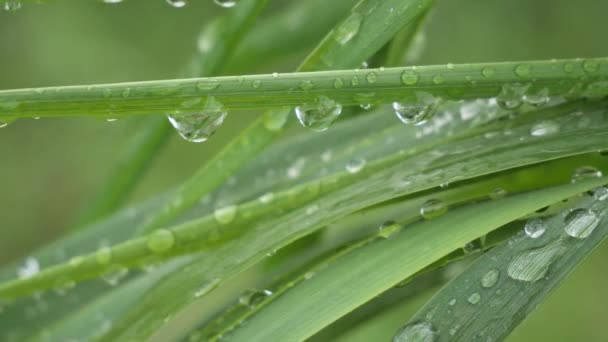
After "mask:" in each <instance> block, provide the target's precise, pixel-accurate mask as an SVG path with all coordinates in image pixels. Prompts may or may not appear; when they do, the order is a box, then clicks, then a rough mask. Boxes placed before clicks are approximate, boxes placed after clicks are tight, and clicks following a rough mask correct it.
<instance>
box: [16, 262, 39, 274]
mask: <svg viewBox="0 0 608 342" xmlns="http://www.w3.org/2000/svg"><path fill="white" fill-rule="evenodd" d="M38 272H40V264H39V263H38V259H36V258H34V257H28V258H26V259H25V264H24V265H23V266H21V267H19V268H17V276H18V277H19V279H27V278H30V277H32V276H34V275H36V274H37V273H38Z"/></svg>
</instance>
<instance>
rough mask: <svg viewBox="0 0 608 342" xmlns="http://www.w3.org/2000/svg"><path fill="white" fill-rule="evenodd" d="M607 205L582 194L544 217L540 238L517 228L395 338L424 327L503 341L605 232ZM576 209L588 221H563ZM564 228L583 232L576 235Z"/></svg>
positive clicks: (437, 333) (445, 337) (449, 336)
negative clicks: (578, 201)
mask: <svg viewBox="0 0 608 342" xmlns="http://www.w3.org/2000/svg"><path fill="white" fill-rule="evenodd" d="M602 189H603V190H602ZM599 191H600V192H601V191H605V188H600V190H599ZM602 198H603V197H602ZM607 207H608V203H607V202H606V201H599V200H595V199H593V198H586V199H584V200H582V202H580V203H577V204H576V205H574V206H572V207H571V208H569V209H567V210H565V211H563V212H561V213H559V214H557V215H555V216H554V217H552V218H550V219H546V220H544V221H543V222H544V223H543V225H544V229H546V230H545V233H544V234H542V236H540V237H536V238H531V237H529V236H527V235H526V234H524V233H523V232H520V234H518V235H517V236H514V237H513V238H512V239H510V240H509V241H506V242H504V243H502V244H501V245H499V246H498V247H496V248H494V249H493V250H491V251H490V252H488V253H486V254H485V255H484V256H482V257H481V258H480V259H479V260H477V261H476V262H475V263H474V264H473V265H471V266H470V267H469V268H468V269H467V270H465V271H464V272H463V273H462V274H460V275H459V276H458V277H457V278H456V279H454V280H453V281H451V282H450V283H449V284H448V285H446V287H445V288H444V289H442V290H441V291H440V292H439V293H438V294H437V295H435V297H433V299H432V300H430V301H429V302H428V303H427V304H426V305H425V306H424V307H423V308H422V309H420V311H418V312H417V313H416V315H414V317H412V318H411V320H410V324H408V325H406V326H405V327H404V328H403V329H402V330H400V331H399V332H398V333H397V334H396V335H395V341H401V339H400V337H399V336H404V334H407V333H408V332H413V331H414V330H416V329H418V328H423V327H429V328H430V329H431V330H429V331H427V330H425V329H421V331H427V333H430V335H432V336H434V338H435V339H434V340H435V341H451V340H462V341H473V340H478V339H481V338H483V339H485V340H490V339H491V340H493V341H501V340H503V339H504V338H506V337H507V336H508V335H509V333H510V332H511V331H512V330H513V329H515V327H516V326H517V325H518V324H519V323H521V321H522V320H524V319H525V318H526V316H528V315H529V314H530V313H531V312H532V311H533V310H534V309H535V308H536V307H537V306H538V305H539V304H540V303H541V302H542V301H543V300H544V299H545V297H546V296H547V295H548V294H549V293H550V292H551V291H552V290H553V289H554V288H556V287H557V286H558V285H559V284H560V283H561V282H562V281H563V280H564V279H565V278H566V276H568V275H569V274H570V273H571V272H572V271H573V270H574V268H575V267H576V266H577V265H578V264H579V263H580V262H581V261H583V259H585V257H587V256H588V255H589V254H590V253H591V251H593V249H594V248H595V247H597V246H598V245H599V244H600V243H601V242H602V241H604V239H605V238H606V236H608V224H607V222H606V215H605V214H606V209H607ZM580 209H583V211H582V212H585V213H591V214H590V215H592V216H593V217H594V218H593V220H592V221H588V222H583V220H573V221H568V219H566V217H567V216H568V215H569V214H570V213H571V212H572V211H574V210H580ZM584 210H589V212H587V211H584ZM570 215H572V214H570ZM566 222H570V223H569V224H568V223H566ZM565 227H570V228H572V227H574V228H576V229H574V231H579V230H578V229H588V230H587V231H586V232H585V234H584V235H585V237H582V235H578V238H575V237H572V236H571V235H568V234H567V233H566V231H565ZM587 232H588V233H589V235H588V236H586V234H587ZM591 232H592V233H591Z"/></svg>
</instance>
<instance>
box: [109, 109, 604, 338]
mask: <svg viewBox="0 0 608 342" xmlns="http://www.w3.org/2000/svg"><path fill="white" fill-rule="evenodd" d="M598 115H600V117H601V114H598ZM601 121H603V119H599V122H601ZM599 122H598V121H593V124H591V126H595V125H596V124H598V123H599ZM568 127H570V128H573V129H575V130H578V129H577V128H575V126H574V125H572V124H569V125H568ZM596 128H597V129H598V131H597V132H596V133H594V134H590V133H584V134H583V135H584V136H586V138H587V139H588V138H589V137H591V136H594V135H596V134H599V135H596V138H597V140H596V141H595V142H594V143H590V142H588V143H590V144H592V145H593V146H592V145H589V146H587V147H585V146H584V145H580V146H576V147H572V145H571V144H573V142H574V141H578V142H582V141H581V140H580V139H579V140H569V139H570V137H569V136H568V134H567V132H566V131H564V135H563V136H561V137H560V139H557V138H556V139H549V140H548V141H544V143H543V144H538V143H540V141H538V140H537V141H536V143H535V141H534V140H529V141H528V140H526V139H524V141H523V142H521V141H520V140H519V138H517V137H522V136H528V135H529V130H530V126H529V125H523V126H521V127H512V128H511V129H512V130H510V131H509V132H510V133H509V134H510V135H509V138H507V139H506V141H503V143H502V144H501V143H499V141H501V140H503V139H504V138H502V139H497V140H493V139H490V140H488V138H487V137H484V133H483V132H480V133H479V135H480V136H479V137H477V139H478V140H475V139H473V140H471V141H467V142H466V143H465V142H462V145H460V143H459V144H457V145H456V144H454V143H451V144H450V147H451V148H450V151H452V152H453V153H454V155H452V156H443V157H441V158H439V159H441V160H445V161H446V164H442V163H432V162H431V166H429V164H428V163H429V162H430V160H435V159H436V158H437V157H436V156H432V155H429V154H424V155H421V156H419V159H416V158H406V159H400V161H401V162H400V163H397V164H395V165H394V166H393V167H388V166H386V165H383V167H379V168H380V169H381V170H380V171H378V170H377V169H375V167H374V166H372V165H369V168H368V166H366V167H365V168H363V170H361V171H360V172H359V173H356V174H355V175H359V176H361V177H362V179H365V184H366V185H365V186H363V185H362V183H359V182H355V183H352V184H350V185H352V186H350V185H349V186H345V187H340V189H339V190H336V191H333V192H330V193H328V194H326V195H322V196H321V195H319V196H318V197H317V198H316V199H315V201H314V202H311V203H309V204H307V205H302V204H299V205H298V209H294V210H292V211H289V212H286V213H284V214H282V215H280V216H278V217H276V218H274V219H273V218H271V219H264V220H262V221H259V222H255V223H254V224H249V225H246V227H247V229H246V230H243V231H240V232H239V237H238V238H237V239H233V240H228V241H225V242H224V243H223V244H222V245H221V246H218V247H217V248H215V249H213V250H212V251H209V252H203V253H202V254H201V255H200V256H199V257H198V258H197V260H195V261H193V262H192V263H191V264H190V265H189V266H188V268H187V271H183V270H178V271H176V272H174V273H173V274H172V275H171V276H168V277H166V278H165V279H163V281H162V282H160V283H159V284H158V285H157V286H156V287H155V288H154V289H153V290H151V291H150V292H149V293H148V294H147V296H145V297H144V299H143V300H142V302H141V303H139V304H138V305H137V307H136V308H134V309H133V310H132V311H131V312H130V314H129V315H128V317H127V318H125V320H124V321H122V322H121V324H120V325H117V326H116V327H115V329H114V330H113V331H111V332H110V333H109V334H108V335H107V336H108V338H135V337H138V338H141V337H143V336H148V335H149V334H150V333H151V332H153V331H155V330H156V329H157V327H158V326H160V325H162V324H163V319H164V317H167V316H173V315H174V314H175V313H176V312H178V311H179V310H181V309H182V308H183V307H184V306H187V305H189V304H190V303H192V302H194V301H196V300H197V299H200V298H204V297H205V295H206V293H200V292H199V291H198V290H199V288H200V287H201V284H205V283H206V282H209V281H211V280H214V279H219V282H220V285H218V286H221V284H222V283H223V282H225V281H227V280H228V279H229V278H231V277H233V276H235V275H237V274H239V273H240V272H242V271H243V270H246V269H247V268H248V267H249V266H251V265H253V264H255V263H257V262H259V261H260V260H262V259H264V258H265V257H266V255H267V254H268V253H272V251H274V250H277V249H279V248H281V247H283V246H285V245H287V244H289V243H291V242H293V241H295V240H297V239H299V238H301V237H303V236H306V235H308V234H310V233H311V232H314V231H315V230H317V229H319V228H320V227H322V226H324V225H326V224H328V223H330V222H332V221H334V220H336V219H339V218H341V217H344V216H346V215H348V214H350V213H353V212H355V211H358V210H361V209H363V208H366V207H369V206H370V205H374V204H377V203H381V202H384V201H386V200H388V199H390V198H394V197H398V196H402V195H405V194H408V193H415V192H417V191H421V190H424V189H428V188H431V187H435V186H438V185H439V184H442V183H445V182H446V181H454V179H453V177H454V175H458V177H462V178H458V179H467V178H471V177H475V176H480V175H483V174H487V173H492V172H496V171H498V170H504V169H507V168H511V167H516V166H521V165H529V164H533V163H537V162H541V161H543V160H551V159H555V158H558V154H556V153H559V154H561V156H562V157H563V156H566V155H574V154H577V153H578V152H582V151H596V150H598V149H601V148H603V147H600V146H602V144H605V135H604V133H600V131H602V130H603V129H602V128H600V127H596ZM578 133H579V134H580V131H578ZM564 139H565V140H564ZM473 141H476V142H475V143H473ZM565 141H567V143H565ZM598 144H599V145H598ZM465 146H467V147H466V148H465ZM480 146H484V147H485V148H482V150H479V149H480ZM566 146H570V147H566ZM569 148H572V149H573V150H570V151H569ZM473 151H476V153H473ZM575 151H576V152H575ZM457 155H458V156H459V158H456V156H457ZM429 159H430V160H429ZM424 160H426V162H424ZM520 163H521V164H520ZM378 165H380V164H378ZM416 165H418V166H416ZM421 165H426V166H427V167H426V168H425V167H422V166H421ZM434 167H436V168H434ZM463 167H464V168H463ZM437 169H441V170H443V173H438V172H433V170H437ZM365 170H368V171H367V172H370V173H367V172H366V171H365ZM369 170H375V171H374V172H371V171H369ZM490 170H492V171H490ZM387 180H388V181H387ZM404 180H407V181H410V180H411V183H408V185H407V187H408V188H407V189H404V188H403V184H404V182H403V181H404ZM324 184H325V183H323V182H322V183H321V186H320V189H323V188H324ZM355 184H357V185H355ZM355 188H357V189H355ZM296 197H297V196H294V197H292V198H294V199H295V198H296ZM311 208H313V209H311ZM321 208H322V210H321ZM237 213H240V211H239V210H238V209H237ZM237 217H238V215H237ZM463 244H464V243H463ZM167 291H169V292H171V293H172V294H173V295H172V296H171V298H167V296H166V295H165V294H166V293H167ZM195 293H196V294H197V296H195V295H194V294H195ZM160 302H162V303H163V305H162V307H160V308H159V306H158V303H160ZM152 305H154V307H155V310H149V308H150V307H151V306H152Z"/></svg>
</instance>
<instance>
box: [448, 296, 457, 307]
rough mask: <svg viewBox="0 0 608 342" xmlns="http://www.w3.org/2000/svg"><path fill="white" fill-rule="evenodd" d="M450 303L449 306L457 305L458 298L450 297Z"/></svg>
mask: <svg viewBox="0 0 608 342" xmlns="http://www.w3.org/2000/svg"><path fill="white" fill-rule="evenodd" d="M448 305H449V306H454V305H456V298H452V299H450V301H449V302H448Z"/></svg>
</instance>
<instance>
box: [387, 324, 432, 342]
mask: <svg viewBox="0 0 608 342" xmlns="http://www.w3.org/2000/svg"><path fill="white" fill-rule="evenodd" d="M436 340H437V331H436V330H435V329H434V328H433V325H431V323H427V322H417V323H411V324H408V325H406V326H404V327H403V328H401V329H400V330H399V331H398V332H397V334H396V335H395V337H393V342H435V341H436Z"/></svg>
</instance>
